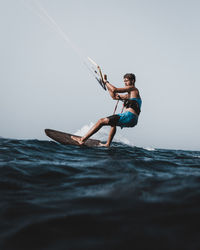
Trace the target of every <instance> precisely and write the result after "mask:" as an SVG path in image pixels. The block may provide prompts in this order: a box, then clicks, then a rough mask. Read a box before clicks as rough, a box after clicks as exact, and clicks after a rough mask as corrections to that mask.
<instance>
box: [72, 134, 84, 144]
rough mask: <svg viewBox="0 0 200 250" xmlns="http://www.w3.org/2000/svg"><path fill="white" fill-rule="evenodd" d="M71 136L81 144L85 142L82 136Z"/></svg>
mask: <svg viewBox="0 0 200 250" xmlns="http://www.w3.org/2000/svg"><path fill="white" fill-rule="evenodd" d="M71 138H72V140H74V141H76V142H78V144H80V145H83V144H84V142H83V141H82V139H81V137H77V136H73V135H72V136H71Z"/></svg>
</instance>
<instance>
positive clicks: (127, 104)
mask: <svg viewBox="0 0 200 250" xmlns="http://www.w3.org/2000/svg"><path fill="white" fill-rule="evenodd" d="M123 102H124V107H125V108H132V109H133V110H134V111H135V112H136V114H137V115H139V114H140V112H141V110H140V106H139V104H138V102H137V101H136V100H131V99H126V100H124V101H123Z"/></svg>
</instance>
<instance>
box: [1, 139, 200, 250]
mask: <svg viewBox="0 0 200 250" xmlns="http://www.w3.org/2000/svg"><path fill="white" fill-rule="evenodd" d="M101 136H102V135H101ZM101 139H102V137H101ZM0 155H1V157H0V190H1V192H0V199H1V203H0V204H1V209H0V216H1V233H0V249H9V250H12V249H34V250H35V249H58V250H59V249H150V248H152V249H181V250H182V249H192V250H193V249H199V247H200V243H199V224H200V221H199V218H200V212H199V211H200V198H199V197H200V152H198V151H183V150H164V149H152V148H146V149H145V148H138V147H134V146H130V145H125V144H124V143H122V142H120V143H119V142H114V143H113V146H112V147H111V148H109V149H108V148H87V147H84V148H81V147H78V146H64V145H60V144H58V143H55V142H52V141H38V140H11V139H2V138H1V139H0Z"/></svg>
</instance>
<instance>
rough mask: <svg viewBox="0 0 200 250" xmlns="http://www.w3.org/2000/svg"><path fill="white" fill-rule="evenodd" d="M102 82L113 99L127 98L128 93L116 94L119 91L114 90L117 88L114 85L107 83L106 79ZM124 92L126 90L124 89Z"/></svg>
mask: <svg viewBox="0 0 200 250" xmlns="http://www.w3.org/2000/svg"><path fill="white" fill-rule="evenodd" d="M104 83H105V85H106V87H107V89H108V92H109V94H110V96H111V97H112V99H113V100H120V99H122V100H124V99H127V97H128V95H118V94H117V93H119V92H118V91H116V90H117V88H116V87H115V86H113V85H112V84H111V83H109V82H108V81H107V80H106V81H104ZM124 92H127V91H124ZM121 93H123V92H121Z"/></svg>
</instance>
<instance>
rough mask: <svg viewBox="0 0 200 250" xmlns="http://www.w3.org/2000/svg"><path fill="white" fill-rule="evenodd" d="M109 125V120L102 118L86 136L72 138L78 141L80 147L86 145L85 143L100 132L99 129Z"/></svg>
mask: <svg viewBox="0 0 200 250" xmlns="http://www.w3.org/2000/svg"><path fill="white" fill-rule="evenodd" d="M108 123H109V119H108V118H101V119H99V120H98V122H97V123H96V124H95V125H94V126H93V127H92V128H91V129H90V130H89V131H88V132H87V134H86V135H84V136H83V137H81V138H79V137H76V136H71V138H72V139H73V140H75V141H77V142H78V143H79V144H80V145H82V144H84V142H86V141H87V139H88V138H89V137H91V136H92V135H93V134H95V133H96V132H97V131H99V129H100V128H101V127H102V126H105V125H108Z"/></svg>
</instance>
